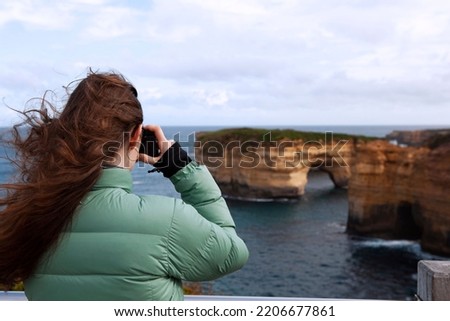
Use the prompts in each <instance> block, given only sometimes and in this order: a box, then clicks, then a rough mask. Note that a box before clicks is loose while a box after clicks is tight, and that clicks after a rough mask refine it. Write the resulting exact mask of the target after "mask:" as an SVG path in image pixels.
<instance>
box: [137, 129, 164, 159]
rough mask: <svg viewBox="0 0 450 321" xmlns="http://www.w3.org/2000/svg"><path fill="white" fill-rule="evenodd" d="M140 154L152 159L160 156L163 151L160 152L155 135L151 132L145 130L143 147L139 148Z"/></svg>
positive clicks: (142, 141)
mask: <svg viewBox="0 0 450 321" xmlns="http://www.w3.org/2000/svg"><path fill="white" fill-rule="evenodd" d="M139 153H140V154H147V155H148V156H151V157H156V156H159V154H160V153H161V151H160V150H159V145H158V140H157V139H156V136H155V133H154V132H152V131H151V130H147V129H144V130H143V132H142V140H141V147H140V148H139Z"/></svg>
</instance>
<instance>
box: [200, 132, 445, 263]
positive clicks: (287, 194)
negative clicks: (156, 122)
mask: <svg viewBox="0 0 450 321" xmlns="http://www.w3.org/2000/svg"><path fill="white" fill-rule="evenodd" d="M196 139H197V144H198V145H197V146H196V149H195V152H196V159H197V160H198V161H200V162H202V163H204V164H205V165H207V166H208V167H209V169H210V171H211V173H212V175H213V176H214V178H215V179H216V181H217V183H218V184H219V186H220V187H221V189H222V191H223V193H224V195H225V196H229V197H235V198H244V199H259V198H264V199H278V198H295V197H299V196H301V195H303V193H304V190H305V185H306V184H307V181H308V179H307V178H308V172H309V171H310V170H311V169H312V168H316V169H319V170H323V171H326V172H327V173H328V174H329V175H330V178H331V180H332V181H333V182H334V184H335V185H336V186H337V187H346V186H347V185H348V189H349V193H348V196H349V215H348V222H347V231H348V232H349V233H356V234H362V235H371V236H378V237H384V238H393V239H395V238H401V239H420V240H421V245H422V247H423V248H424V249H425V250H428V251H430V252H433V253H439V254H444V255H450V130H432V131H415V132H394V133H392V134H390V135H388V139H389V140H390V141H391V142H392V141H393V140H395V141H396V143H390V142H388V141H387V140H382V139H377V140H371V139H367V138H361V137H352V136H348V135H347V136H339V135H334V137H327V136H326V134H325V135H324V134H315V135H311V133H301V132H293V131H291V132H289V131H269V130H255V129H230V130H223V131H220V132H215V133H197V137H196ZM407 145H409V146H407Z"/></svg>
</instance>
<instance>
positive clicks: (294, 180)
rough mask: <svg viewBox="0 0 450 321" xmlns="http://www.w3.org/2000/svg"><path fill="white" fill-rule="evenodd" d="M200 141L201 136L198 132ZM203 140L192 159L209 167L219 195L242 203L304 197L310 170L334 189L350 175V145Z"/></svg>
mask: <svg viewBox="0 0 450 321" xmlns="http://www.w3.org/2000/svg"><path fill="white" fill-rule="evenodd" d="M197 140H200V141H201V133H199V134H197ZM205 143H206V142H202V145H201V146H200V147H199V148H196V159H197V161H199V162H201V163H204V164H205V165H207V166H208V168H209V170H210V172H211V174H212V175H213V177H214V179H215V180H216V182H217V183H218V185H219V186H220V188H221V190H222V192H223V193H224V195H226V196H228V197H234V198H243V199H259V198H264V199H277V198H296V197H299V196H301V195H303V194H304V192H305V186H306V184H307V182H308V172H309V171H310V170H311V168H317V169H320V170H324V171H326V172H327V173H328V174H329V175H330V178H331V179H332V181H333V182H334V183H335V185H336V186H337V187H346V186H347V185H348V180H349V177H350V167H349V166H350V164H351V157H352V149H353V141H351V140H346V141H345V142H344V141H340V142H339V141H331V142H328V143H327V144H325V142H320V141H317V142H314V143H311V142H309V143H305V142H303V141H301V140H299V141H287V140H286V141H279V142H276V143H272V144H270V145H268V144H265V143H264V142H253V143H250V142H246V143H244V144H241V145H239V144H233V145H231V144H230V145H229V146H226V145H224V144H222V143H219V142H216V143H214V144H211V143H207V144H205Z"/></svg>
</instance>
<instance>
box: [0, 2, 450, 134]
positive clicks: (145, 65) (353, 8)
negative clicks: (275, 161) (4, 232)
mask: <svg viewBox="0 0 450 321" xmlns="http://www.w3.org/2000/svg"><path fill="white" fill-rule="evenodd" d="M449 12H450V3H449V2H447V1H439V0H432V1H430V0H408V1H406V0H399V1H388V0H378V1H374V0H362V1H354V0H344V1H342V0H330V1H326V2H325V1H313V0H304V1H295V0H246V1H238V0H228V1H212V2H209V1H202V0H178V1H175V0H174V1H162V0H155V1H148V2H147V1H136V2H127V3H126V4H125V2H121V1H113V0H71V1H63V2H61V1H59V2H58V1H43V0H15V1H3V2H2V3H1V4H0V35H1V36H2V39H5V40H4V41H5V42H6V44H7V48H8V50H3V51H2V52H0V61H2V63H1V64H0V71H1V73H0V94H1V95H2V96H3V97H6V99H7V100H9V101H11V100H15V101H16V100H17V101H24V100H26V98H30V96H36V94H37V91H40V93H42V92H43V91H44V90H45V89H54V88H58V87H60V86H62V85H66V84H67V83H69V82H70V81H71V80H73V79H75V78H79V77H82V76H84V74H85V72H86V70H87V67H89V66H92V67H93V68H94V69H100V70H109V69H114V70H118V71H120V72H122V73H124V75H125V76H126V77H127V78H129V79H130V80H131V81H132V82H133V83H134V84H135V85H136V86H137V87H138V90H139V93H140V99H141V100H142V102H143V104H144V105H145V106H148V108H149V109H148V111H146V113H150V112H152V114H151V115H150V114H148V116H149V117H153V119H154V118H155V117H157V118H158V119H159V120H164V119H166V120H165V122H178V123H177V124H179V123H183V122H190V123H191V124H192V123H194V122H196V121H197V122H199V121H204V120H203V118H202V117H200V115H201V112H202V110H203V111H204V110H208V117H207V118H208V119H207V120H208V122H214V123H220V122H222V121H223V122H225V121H226V122H227V123H228V124H230V123H232V122H233V119H235V120H234V121H235V122H236V123H237V122H241V123H242V122H249V125H251V123H255V124H257V123H266V124H267V122H270V121H273V122H278V123H289V122H294V121H295V120H297V119H303V118H302V117H303V116H305V117H306V116H308V117H316V119H320V120H322V121H330V122H341V121H344V120H346V121H347V122H349V123H360V122H362V121H364V119H365V121H366V122H369V123H383V122H385V121H386V119H388V118H389V115H392V117H393V118H391V119H395V120H396V121H399V122H412V121H413V120H414V119H415V118H417V121H418V122H420V121H426V122H430V123H439V122H442V121H443V120H445V119H450V104H449V102H450V97H449V93H450V90H449V89H450V88H449V87H450V86H449V72H448V70H450V69H449V67H450V43H449V42H448V40H447V38H448V35H449V34H450V13H449ZM14 96H15V97H14ZM12 97H14V98H12ZM0 109H2V107H0ZM155 109H156V110H158V112H159V113H160V114H158V115H156V114H155V113H154V112H155ZM423 110H429V114H430V115H432V114H433V113H434V114H438V113H440V115H441V116H440V117H435V118H433V117H432V116H428V115H424V113H423ZM336 111H338V112H339V113H338V114H339V117H342V120H340V119H338V118H336V117H335V118H333V117H330V118H324V117H323V114H327V115H331V114H333V113H334V112H336ZM170 113H174V114H177V116H176V117H171V116H170ZM246 113H248V115H247V114H246ZM402 113H404V114H405V115H404V118H403V119H402V118H401V115H402ZM406 113H407V115H406ZM194 114H195V117H194V116H193V115H194ZM225 115H226V116H225ZM233 115H234V116H233ZM249 115H251V116H249ZM163 116H164V117H166V118H162V117H163ZM444 116H447V117H444ZM160 117H161V118H160ZM233 117H234V118H233ZM317 117H319V118H317ZM2 121H3V122H5V121H4V120H3V119H1V120H0V126H1V122H2ZM174 124H175V123H174Z"/></svg>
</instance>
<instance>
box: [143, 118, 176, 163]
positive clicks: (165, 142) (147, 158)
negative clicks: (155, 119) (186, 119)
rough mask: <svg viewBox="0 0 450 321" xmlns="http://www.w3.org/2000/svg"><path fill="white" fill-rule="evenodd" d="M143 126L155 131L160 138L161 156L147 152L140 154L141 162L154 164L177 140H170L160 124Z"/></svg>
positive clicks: (158, 138)
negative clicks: (152, 155) (154, 155)
mask: <svg viewBox="0 0 450 321" xmlns="http://www.w3.org/2000/svg"><path fill="white" fill-rule="evenodd" d="M143 128H144V129H147V130H150V131H152V132H154V133H155V136H156V139H157V140H158V147H159V150H160V151H161V153H160V154H159V156H156V157H151V156H148V155H146V154H139V160H140V161H141V162H144V163H148V164H151V165H153V164H155V163H156V162H157V161H159V160H160V159H161V157H162V155H163V154H164V153H165V152H166V151H167V150H168V149H169V148H170V146H172V145H173V144H174V143H175V141H174V140H168V139H167V138H166V136H165V135H164V132H163V131H162V129H161V127H160V126H158V125H145V126H143Z"/></svg>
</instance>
